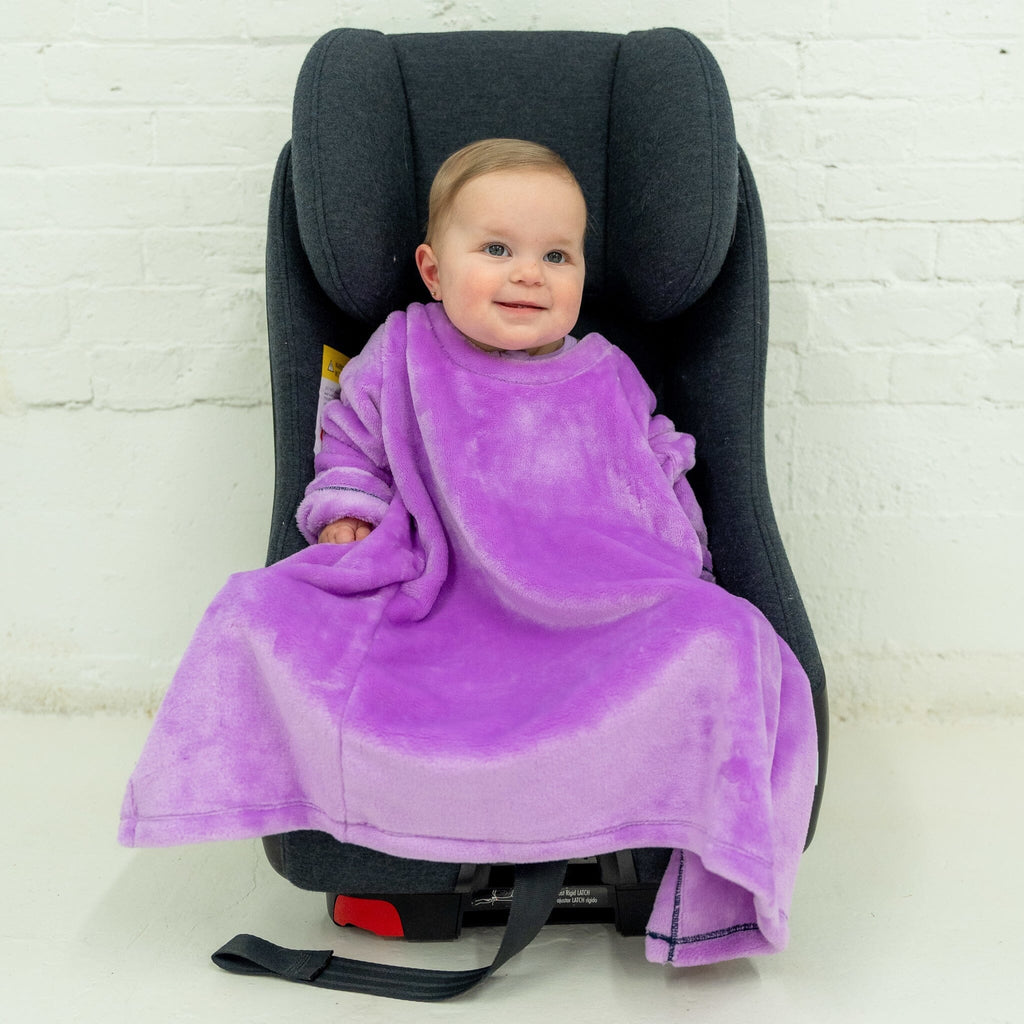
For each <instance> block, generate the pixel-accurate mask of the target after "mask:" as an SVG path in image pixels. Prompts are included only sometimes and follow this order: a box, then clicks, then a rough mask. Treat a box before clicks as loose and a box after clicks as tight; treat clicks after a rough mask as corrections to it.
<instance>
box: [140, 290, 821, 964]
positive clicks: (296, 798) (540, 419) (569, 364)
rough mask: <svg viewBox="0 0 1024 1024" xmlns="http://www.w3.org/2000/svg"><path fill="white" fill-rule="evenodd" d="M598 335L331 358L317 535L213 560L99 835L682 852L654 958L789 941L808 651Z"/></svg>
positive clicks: (423, 336)
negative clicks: (201, 610)
mask: <svg viewBox="0 0 1024 1024" xmlns="http://www.w3.org/2000/svg"><path fill="white" fill-rule="evenodd" d="M653 405H654V402H653V396H652V395H651V393H650V391H649V389H648V388H647V386H646V384H645V383H644V382H643V380H642V378H641V377H640V375H639V373H638V371H637V370H636V368H635V367H634V366H633V364H632V363H631V362H630V361H629V360H628V359H627V358H626V357H625V356H624V355H623V353H622V352H621V351H620V350H619V349H617V348H615V347H614V346H612V345H611V344H609V343H608V342H607V341H605V340H604V339H603V338H601V337H600V336H598V335H588V336H587V337H585V338H583V339H581V340H579V341H578V342H575V343H574V344H572V345H567V346H565V348H564V349H563V350H562V351H560V352H558V353H555V354H553V355H551V356H546V357H536V358H532V359H515V358H505V357H501V356H497V355H495V354H493V353H487V352H481V351H479V350H477V349H475V348H473V347H472V346H471V345H470V344H469V343H468V342H466V340H465V339H464V338H462V337H461V336H460V335H459V334H458V332H457V331H455V329H454V328H453V327H452V326H451V324H450V323H449V322H448V320H447V318H446V317H445V314H444V311H443V308H442V307H441V306H440V305H435V304H431V305H427V306H421V305H413V306H411V307H410V308H409V309H408V310H406V311H403V312H399V313H395V314H393V315H392V316H391V317H389V318H388V320H387V322H386V323H385V324H384V325H383V326H382V327H381V328H380V329H379V330H378V331H377V333H376V334H375V335H374V336H373V338H371V340H370V341H369V342H368V343H367V346H366V348H365V349H364V351H363V353H362V354H361V355H360V356H358V357H357V358H356V359H354V360H353V361H352V362H351V363H350V364H349V365H348V366H347V367H346V369H345V371H344V373H343V374H342V396H341V399H340V400H339V401H337V402H335V403H332V404H331V405H330V406H329V407H328V408H327V410H326V413H325V417H324V436H323V447H322V450H321V452H320V453H319V455H318V456H317V477H316V479H315V480H314V481H313V483H312V484H311V485H310V488H309V490H308V491H307V496H306V499H305V500H304V502H303V504H302V506H301V507H300V510H299V522H300V526H301V527H302V528H303V530H304V531H305V532H306V534H307V536H308V537H309V538H310V539H315V536H316V534H317V532H318V531H319V529H320V528H321V527H322V526H323V525H325V524H326V523H327V522H330V521H332V520H333V519H336V518H339V517H340V516H344V515H353V516H356V517H358V518H362V519H366V520H367V521H369V522H372V523H374V524H375V529H374V530H373V532H372V533H371V534H370V535H369V537H367V538H366V539H365V540H361V541H358V542H356V543H353V544H347V545H328V544H322V545H316V544H313V545H312V546H310V547H309V548H307V549H305V550H303V551H301V552H299V553H297V554H295V555H293V556H292V557H291V558H288V559H285V560H284V561H282V562H279V563H277V564H276V565H272V566H269V567H267V568H265V569H258V570H254V571H252V572H246V573H241V574H238V575H236V576H233V577H232V578H231V579H230V580H229V581H228V582H227V584H226V585H225V587H224V588H223V590H222V591H221V592H220V594H219V595H218V596H217V597H216V598H215V599H214V601H213V603H212V604H211V605H210V607H209V609H208V610H207V612H206V614H205V616H204V617H203V619H202V621H201V623H200V625H199V627H198V629H197V631H196V633H195V636H194V637H193V639H192V642H191V644H190V645H189V648H188V650H187V652H186V654H185V656H184V658H183V660H182V662H181V665H180V667H179V669H178V672H177V674H176V675H175V678H174V680H173V683H172V685H171V687H170V689H169V691H168V693H167V695H166V697H165V699H164V702H163V704H162V706H161V708H160V712H159V714H158V716H157V719H156V721H155V723H154V725H153V728H152V730H151V733H150V736H149V738H148V740H147V743H146V746H145V748H144V750H143V752H142V756H141V758H140V760H139V763H138V765H137V767H136V769H135V771H134V773H133V775H132V778H131V780H130V782H129V786H128V792H127V794H126V796H125V801H124V807H123V811H122V821H121V832H120V840H121V842H122V843H124V844H126V845H138V846H147V845H149V846H159V845H171V844H176V843H191V842H201V841H208V840H224V839H239V838H248V837H253V836H261V835H269V834H274V833H279V832H286V831H291V830H294V829H317V830H321V831H324V832H328V833H330V834H331V835H333V836H335V837H336V838H337V839H339V840H341V841H343V842H351V843H358V844H361V845H364V846H369V847H372V848H374V849H377V850H380V851H382V852H384V853H389V854H393V855H396V856H402V857H412V858H422V859H427V860H439V861H449V862H463V861H464V862H472V863H497V862H526V861H544V860H556V859H562V858H567V857H587V856H593V855H596V854H600V853H606V852H612V851H615V850H619V849H629V848H637V847H670V848H672V849H673V850H674V851H676V852H675V853H674V855H673V857H672V859H671V861H670V863H669V867H668V870H667V872H666V874H665V877H664V879H663V881H662V883H661V887H660V889H659V893H658V897H657V900H656V903H655V907H654V911H653V914H652V916H651V920H650V923H649V926H648V938H647V955H648V957H649V958H650V959H652V960H656V961H665V962H670V963H675V964H700V963H708V962H712V961H716V960H722V959H728V958H730V957H737V956H748V955H750V954H754V953H763V952H771V951H773V950H777V949H780V948H782V947H783V946H784V945H785V943H786V941H787V937H788V923H787V910H788V907H789V903H790V899H791V895H792V890H793V885H794V882H795V878H796V871H797V864H798V860H799V856H800V852H801V849H802V845H803V840H804V837H805V834H806V829H807V822H808V817H809V814H810V806H811V796H812V791H813V787H814V782H815V773H816V753H815V751H816V740H815V726H814V716H813V711H812V707H811V696H810V690H809V685H808V682H807V678H806V676H805V675H804V673H803V671H802V669H801V668H800V665H799V663H798V662H797V661H796V659H795V657H794V656H793V654H792V653H791V651H790V650H789V648H788V647H787V646H786V645H785V643H784V642H783V641H782V640H781V639H780V638H779V637H778V636H777V635H776V634H775V632H774V631H773V630H772V628H771V626H770V625H769V624H768V622H767V621H766V620H765V618H764V617H763V616H762V615H761V613H760V612H758V611H757V610H756V609H755V608H754V607H753V606H751V605H750V604H748V603H746V602H745V601H743V600H741V599H739V598H736V597H734V596H732V595H730V594H728V593H727V592H726V591H724V590H723V589H722V588H720V587H718V586H717V585H715V584H714V582H712V580H711V575H710V561H709V556H708V553H707V547H706V542H705V537H704V528H703V522H702V519H701V516H700V511H699V509H698V508H697V504H696V502H695V500H694V499H693V494H692V491H691V490H690V488H689V485H688V484H687V482H686V477H685V473H686V471H687V470H688V469H690V468H691V467H692V465H693V461H694V454H693V439H692V438H690V437H688V436H687V435H685V434H680V433H678V432H676V431H675V430H674V428H673V427H672V425H671V424H670V423H669V422H668V421H667V420H666V419H665V418H664V417H661V416H654V415H652V414H653Z"/></svg>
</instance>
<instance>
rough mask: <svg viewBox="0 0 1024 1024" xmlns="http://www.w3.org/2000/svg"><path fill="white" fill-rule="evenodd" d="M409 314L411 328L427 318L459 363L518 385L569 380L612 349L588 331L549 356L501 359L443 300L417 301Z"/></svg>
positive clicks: (598, 336) (453, 360)
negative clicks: (464, 328) (466, 332)
mask: <svg viewBox="0 0 1024 1024" xmlns="http://www.w3.org/2000/svg"><path fill="white" fill-rule="evenodd" d="M417 307H418V308H417ZM408 315H409V317H410V323H409V327H410V328H412V327H414V325H415V323H416V321H417V320H418V319H419V317H420V316H424V317H425V318H426V321H427V324H428V325H429V330H430V332H431V333H432V334H433V335H434V337H435V338H436V339H437V342H438V344H439V345H440V347H441V349H442V351H443V352H444V353H445V355H446V356H447V357H448V358H449V359H450V360H451V361H452V362H453V363H455V364H456V365H458V366H460V367H462V368H463V369H465V370H470V371H471V372H473V373H476V374H479V375H481V376H485V377H494V378H496V379H500V380H506V381H513V382H515V383H519V384H554V383H557V382H559V381H564V380H567V379H568V378H569V377H574V376H576V374H578V373H581V372H582V371H584V370H588V369H590V367H591V366H593V365H594V364H595V363H597V362H599V361H600V359H601V358H603V356H604V355H605V354H606V353H607V351H608V350H610V348H611V346H610V345H609V344H608V343H607V342H604V339H603V338H602V337H601V335H599V334H588V335H586V337H584V338H580V339H579V341H576V343H575V344H573V345H565V346H563V347H562V348H561V349H559V350H558V351H557V352H552V353H551V354H550V355H548V356H540V357H538V358H536V359H498V358H495V356H494V355H493V353H490V352H483V351H481V350H480V349H478V348H475V347H474V346H473V345H470V344H469V343H468V342H467V341H466V339H465V338H463V337H462V335H461V334H460V333H459V332H458V330H457V329H456V328H455V327H454V326H453V324H452V322H451V321H450V320H449V319H448V315H447V314H446V313H445V311H444V306H442V305H441V303H440V302H431V303H428V304H427V305H420V304H419V303H415V304H414V305H412V306H410V307H409V309H408ZM414 333H415V332H414V331H411V332H410V334H414ZM601 342H604V344H601Z"/></svg>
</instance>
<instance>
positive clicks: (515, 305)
mask: <svg viewBox="0 0 1024 1024" xmlns="http://www.w3.org/2000/svg"><path fill="white" fill-rule="evenodd" d="M498 305H499V306H502V307H504V308H505V309H543V308H544V307H543V306H538V305H536V304H535V303H533V302H499V303H498Z"/></svg>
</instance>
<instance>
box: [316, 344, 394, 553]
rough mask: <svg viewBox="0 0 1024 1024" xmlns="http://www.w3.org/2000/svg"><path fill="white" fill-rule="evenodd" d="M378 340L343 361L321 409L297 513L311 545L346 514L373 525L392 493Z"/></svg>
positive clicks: (380, 515)
mask: <svg viewBox="0 0 1024 1024" xmlns="http://www.w3.org/2000/svg"><path fill="white" fill-rule="evenodd" d="M378 340H379V339H378V336H377V335H374V337H373V338H371V339H370V341H368V342H367V344H366V347H365V348H364V349H363V351H362V353H360V355H358V356H356V358H355V359H353V360H352V361H351V362H349V363H348V364H347V365H346V367H345V369H344V370H343V371H342V374H341V380H340V383H341V393H340V395H339V396H338V398H337V399H335V400H334V401H333V402H329V403H328V404H327V405H326V406H325V407H324V412H323V422H322V424H321V427H322V431H323V433H322V440H321V448H320V451H319V452H318V453H317V455H316V457H315V459H314V462H313V468H314V470H315V476H314V477H313V479H312V481H310V483H309V486H308V487H307V488H306V493H305V497H304V498H303V499H302V502H301V503H300V504H299V508H298V512H297V513H296V521H297V523H298V526H299V530H300V531H301V532H302V535H303V536H304V537H305V538H306V540H307V541H309V543H310V544H315V543H316V541H317V537H318V536H319V535H320V531H321V530H323V528H324V527H325V526H327V525H328V523H333V522H334V521H335V520H336V519H344V518H345V517H346V516H352V517H353V518H355V519H362V520H364V521H365V522H368V523H371V524H373V525H374V526H376V525H378V524H379V523H380V521H381V519H383V518H384V513H385V512H386V511H387V508H388V505H389V504H390V503H391V499H392V497H393V495H394V482H393V480H392V477H391V470H390V468H389V467H388V460H387V456H386V454H385V451H384V442H383V439H382V436H381V419H380V390H381V387H380V385H381V357H380V346H379V345H378V344H377V341H378Z"/></svg>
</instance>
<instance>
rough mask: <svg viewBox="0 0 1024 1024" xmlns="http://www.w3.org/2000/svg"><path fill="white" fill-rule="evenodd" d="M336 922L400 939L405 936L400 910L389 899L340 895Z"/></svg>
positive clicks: (334, 914)
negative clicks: (369, 898) (367, 898)
mask: <svg viewBox="0 0 1024 1024" xmlns="http://www.w3.org/2000/svg"><path fill="white" fill-rule="evenodd" d="M332 917H333V918H334V923H335V924H341V925H345V924H351V925H355V927H356V928H364V929H365V930H366V931H368V932H373V934H374V935H382V936H385V937H387V938H392V939H400V938H403V937H404V936H405V929H404V928H403V927H402V919H401V918H400V917H399V916H398V911H397V910H395V908H394V907H393V906H392V905H391V904H390V903H388V902H387V900H366V899H361V898H359V897H358V896H339V897H338V898H337V899H336V900H335V901H334V913H333V915H332Z"/></svg>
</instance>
